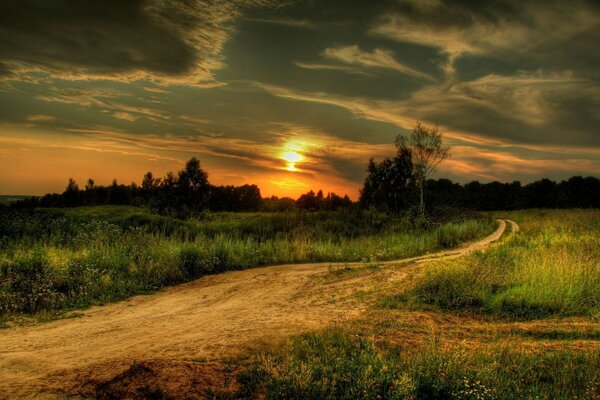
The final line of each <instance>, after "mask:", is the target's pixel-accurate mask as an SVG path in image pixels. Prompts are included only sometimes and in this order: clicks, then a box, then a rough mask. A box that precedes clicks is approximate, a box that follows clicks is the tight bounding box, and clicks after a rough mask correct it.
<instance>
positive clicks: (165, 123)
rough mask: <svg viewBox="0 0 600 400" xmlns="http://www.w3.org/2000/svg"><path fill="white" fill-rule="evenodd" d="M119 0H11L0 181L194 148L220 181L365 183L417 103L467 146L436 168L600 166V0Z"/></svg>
mask: <svg viewBox="0 0 600 400" xmlns="http://www.w3.org/2000/svg"><path fill="white" fill-rule="evenodd" d="M118 3H119V5H118V6H116V3H115V2H97V1H90V2H87V1H85V2H68V1H62V0H59V1H54V2H50V3H48V4H46V2H28V3H27V4H26V5H18V4H16V3H14V2H10V1H5V2H2V4H0V15H3V16H4V18H5V20H6V21H13V22H11V23H10V24H6V26H3V27H2V29H3V31H4V34H3V35H2V39H0V41H1V42H2V43H1V46H2V47H1V48H2V49H3V51H2V52H1V54H0V194H43V193H46V192H61V191H62V190H64V187H65V185H66V183H67V180H68V178H69V177H72V178H74V179H75V180H76V181H77V182H78V183H79V184H80V186H83V185H84V184H85V181H86V180H87V179H88V178H93V179H95V180H96V182H98V184H109V183H110V182H111V181H112V179H117V180H118V182H120V183H126V184H129V183H130V182H135V183H137V184H139V183H140V181H141V179H142V176H143V174H144V173H145V172H147V171H152V172H153V173H154V174H155V175H156V176H157V177H163V176H164V175H165V174H166V173H167V172H168V171H176V170H178V169H180V168H181V167H182V166H183V164H184V163H185V161H186V160H188V159H190V158H191V157H197V158H198V159H199V160H200V161H201V164H202V167H203V168H204V169H205V170H206V171H207V172H208V174H209V179H210V181H211V183H214V184H218V185H242V184H257V185H258V186H259V187H260V188H261V193H262V194H263V195H266V196H269V195H278V196H297V195H299V194H301V193H302V192H303V191H307V190H310V189H315V190H318V189H323V191H324V192H328V191H335V192H337V193H340V194H344V193H348V194H349V195H350V197H352V198H353V199H356V198H357V196H358V191H359V189H360V187H361V185H362V183H363V181H364V178H365V175H366V166H367V163H368V160H369V159H370V158H372V157H373V158H375V159H381V158H383V157H386V156H390V155H391V154H393V152H394V138H395V137H396V136H397V135H398V134H407V133H408V132H410V130H411V129H412V127H413V126H414V124H415V122H416V121H421V122H422V123H424V124H426V125H431V126H439V129H440V132H441V133H442V134H443V135H444V138H445V140H446V141H447V144H448V145H450V146H451V147H452V149H454V150H452V149H451V153H452V157H451V158H450V159H449V160H448V162H445V163H443V164H442V165H440V168H439V170H438V171H437V175H436V176H437V177H447V178H449V179H452V180H456V181H459V182H468V181H471V180H480V181H484V182H488V181H492V180H500V181H509V182H510V181H513V180H520V181H522V182H523V183H526V182H531V181H533V180H537V179H540V178H542V177H548V178H550V179H555V180H560V179H565V178H568V177H570V176H573V175H584V176H586V175H597V174H598V171H600V136H599V135H598V126H600V114H599V113H598V111H597V110H598V109H600V84H599V82H600V72H599V71H600V69H598V62H599V59H598V51H597V47H598V46H597V44H598V41H597V38H598V32H599V31H600V9H599V8H598V7H597V6H595V5H594V3H593V2H589V1H585V0H573V1H567V0H561V1H557V2H551V3H549V4H546V3H544V2H539V3H538V2H518V1H514V0H505V1H504V2H501V3H502V4H504V5H500V4H495V3H494V4H488V3H487V2H460V3H454V2H449V1H434V2H423V3H422V2H415V1H409V0H399V1H396V0H394V1H392V0H390V1H386V0H382V1H377V2H366V1H358V0H356V1H347V2H333V1H323V2H307V1H294V0H292V1H286V2H280V1H271V0H264V1H246V0H240V1H235V2H213V1H208V0H195V1H191V2H187V1H186V2H184V1H179V0H174V1H169V2H159V1H153V0H144V1H137V2H122V3H121V2H118ZM91 16H93V18H92V17H91ZM440 21H444V22H443V23H441V22H440ZM140 32H143V33H144V40H143V41H141V40H140ZM274 38H276V40H274Z"/></svg>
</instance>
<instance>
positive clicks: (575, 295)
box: [390, 211, 600, 319]
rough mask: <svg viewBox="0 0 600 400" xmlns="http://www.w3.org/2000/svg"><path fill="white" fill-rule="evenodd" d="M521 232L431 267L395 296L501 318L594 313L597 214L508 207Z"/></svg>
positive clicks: (599, 259) (599, 281) (599, 286)
mask: <svg viewBox="0 0 600 400" xmlns="http://www.w3.org/2000/svg"><path fill="white" fill-rule="evenodd" d="M508 217H509V218H512V219H514V220H515V221H518V222H519V224H520V225H521V226H522V228H523V230H524V231H525V234H524V235H514V236H512V237H511V238H510V239H508V240H507V241H505V242H504V243H503V245H501V246H496V247H494V248H493V249H490V250H489V251H486V252H483V253H477V254H474V255H473V256H471V257H468V258H465V259H460V260H455V261H452V262H445V263H440V264H436V265H432V266H431V268H428V269H427V271H426V273H425V274H424V275H423V277H422V278H421V279H420V280H419V281H418V283H417V284H416V285H415V287H414V288H413V289H412V290H410V291H408V292H407V293H404V294H403V295H402V296H400V298H398V299H395V300H394V299H391V301H390V305H391V306H394V303H397V305H401V304H402V303H404V302H407V301H408V302H409V303H413V304H423V305H434V306H437V307H440V308H442V309H446V310H453V311H459V312H461V311H467V312H475V313H479V314H486V315H496V316H502V317H507V318H525V319H531V318H541V317H546V316H551V315H561V316H569V315H588V316H595V317H598V316H600V212H598V211H554V212H549V211H535V212H532V211H528V212H512V213H509V214H508Z"/></svg>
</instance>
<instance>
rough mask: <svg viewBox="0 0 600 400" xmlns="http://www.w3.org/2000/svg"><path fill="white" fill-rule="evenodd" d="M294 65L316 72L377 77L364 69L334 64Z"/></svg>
mask: <svg viewBox="0 0 600 400" xmlns="http://www.w3.org/2000/svg"><path fill="white" fill-rule="evenodd" d="M294 65H296V66H297V67H300V68H304V69H311V70H314V71H340V72H344V73H347V74H353V75H361V76H365V77H375V76H376V75H375V74H372V73H369V72H366V71H365V70H363V69H360V68H356V67H351V66H347V65H332V64H318V63H304V62H299V61H298V62H295V63H294Z"/></svg>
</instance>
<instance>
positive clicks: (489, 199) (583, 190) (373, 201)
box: [359, 122, 600, 219]
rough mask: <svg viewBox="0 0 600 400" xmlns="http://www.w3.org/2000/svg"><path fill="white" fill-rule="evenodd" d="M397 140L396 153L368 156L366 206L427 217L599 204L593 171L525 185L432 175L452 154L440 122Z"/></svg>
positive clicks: (363, 196)
mask: <svg viewBox="0 0 600 400" xmlns="http://www.w3.org/2000/svg"><path fill="white" fill-rule="evenodd" d="M395 145H396V154H395V155H394V157H392V158H389V157H388V158H384V159H383V160H381V161H379V162H376V161H375V160H373V159H371V160H369V163H368V166H367V177H366V178H365V182H364V185H363V188H362V189H361V191H360V199H359V203H360V205H361V206H362V207H364V208H374V209H378V210H381V211H387V212H392V213H399V212H406V211H409V212H412V214H413V215H415V216H419V217H421V218H423V219H424V218H425V217H426V215H435V214H440V213H444V212H445V211H448V210H450V209H470V210H516V209H524V208H591V207H594V208H598V207H600V180H598V178H595V177H591V176H590V177H587V178H584V177H581V176H574V177H572V178H570V179H568V180H566V181H561V182H559V183H557V182H553V181H551V180H549V179H541V180H539V181H536V182H532V183H529V184H527V185H524V186H523V185H521V182H519V181H515V182H512V183H500V182H491V183H480V182H477V181H474V182H470V183H467V184H464V185H461V184H459V183H454V182H452V181H450V180H449V179H438V180H433V179H428V177H429V176H430V175H431V174H432V173H433V171H435V169H436V167H437V166H438V165H439V164H440V163H441V162H442V161H444V160H445V159H446V158H448V157H449V156H450V153H449V148H448V147H447V146H445V145H444V143H443V140H442V135H441V134H440V133H439V130H438V128H437V127H435V128H428V127H425V126H423V125H422V124H420V123H419V122H417V123H416V125H415V127H414V129H413V130H412V132H411V133H410V135H408V136H403V135H398V136H397V137H396V140H395ZM425 199H427V201H426V200H425Z"/></svg>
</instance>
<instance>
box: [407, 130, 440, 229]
mask: <svg viewBox="0 0 600 400" xmlns="http://www.w3.org/2000/svg"><path fill="white" fill-rule="evenodd" d="M396 147H397V148H398V149H399V150H401V151H406V152H410V154H411V160H412V168H413V171H412V173H413V177H414V179H415V183H416V185H417V188H418V189H419V214H420V215H421V217H422V218H425V185H426V182H427V178H428V177H429V176H430V175H431V173H433V171H435V169H436V168H437V166H438V165H439V164H440V163H441V162H442V161H444V160H445V159H446V158H448V156H449V155H450V153H449V148H448V146H445V145H444V143H443V141H442V135H441V134H440V133H439V129H438V128H437V127H435V128H427V127H425V126H423V125H421V123H420V122H417V124H416V125H415V127H414V129H413V131H412V132H411V134H410V136H408V137H405V136H402V135H398V136H397V137H396Z"/></svg>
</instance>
